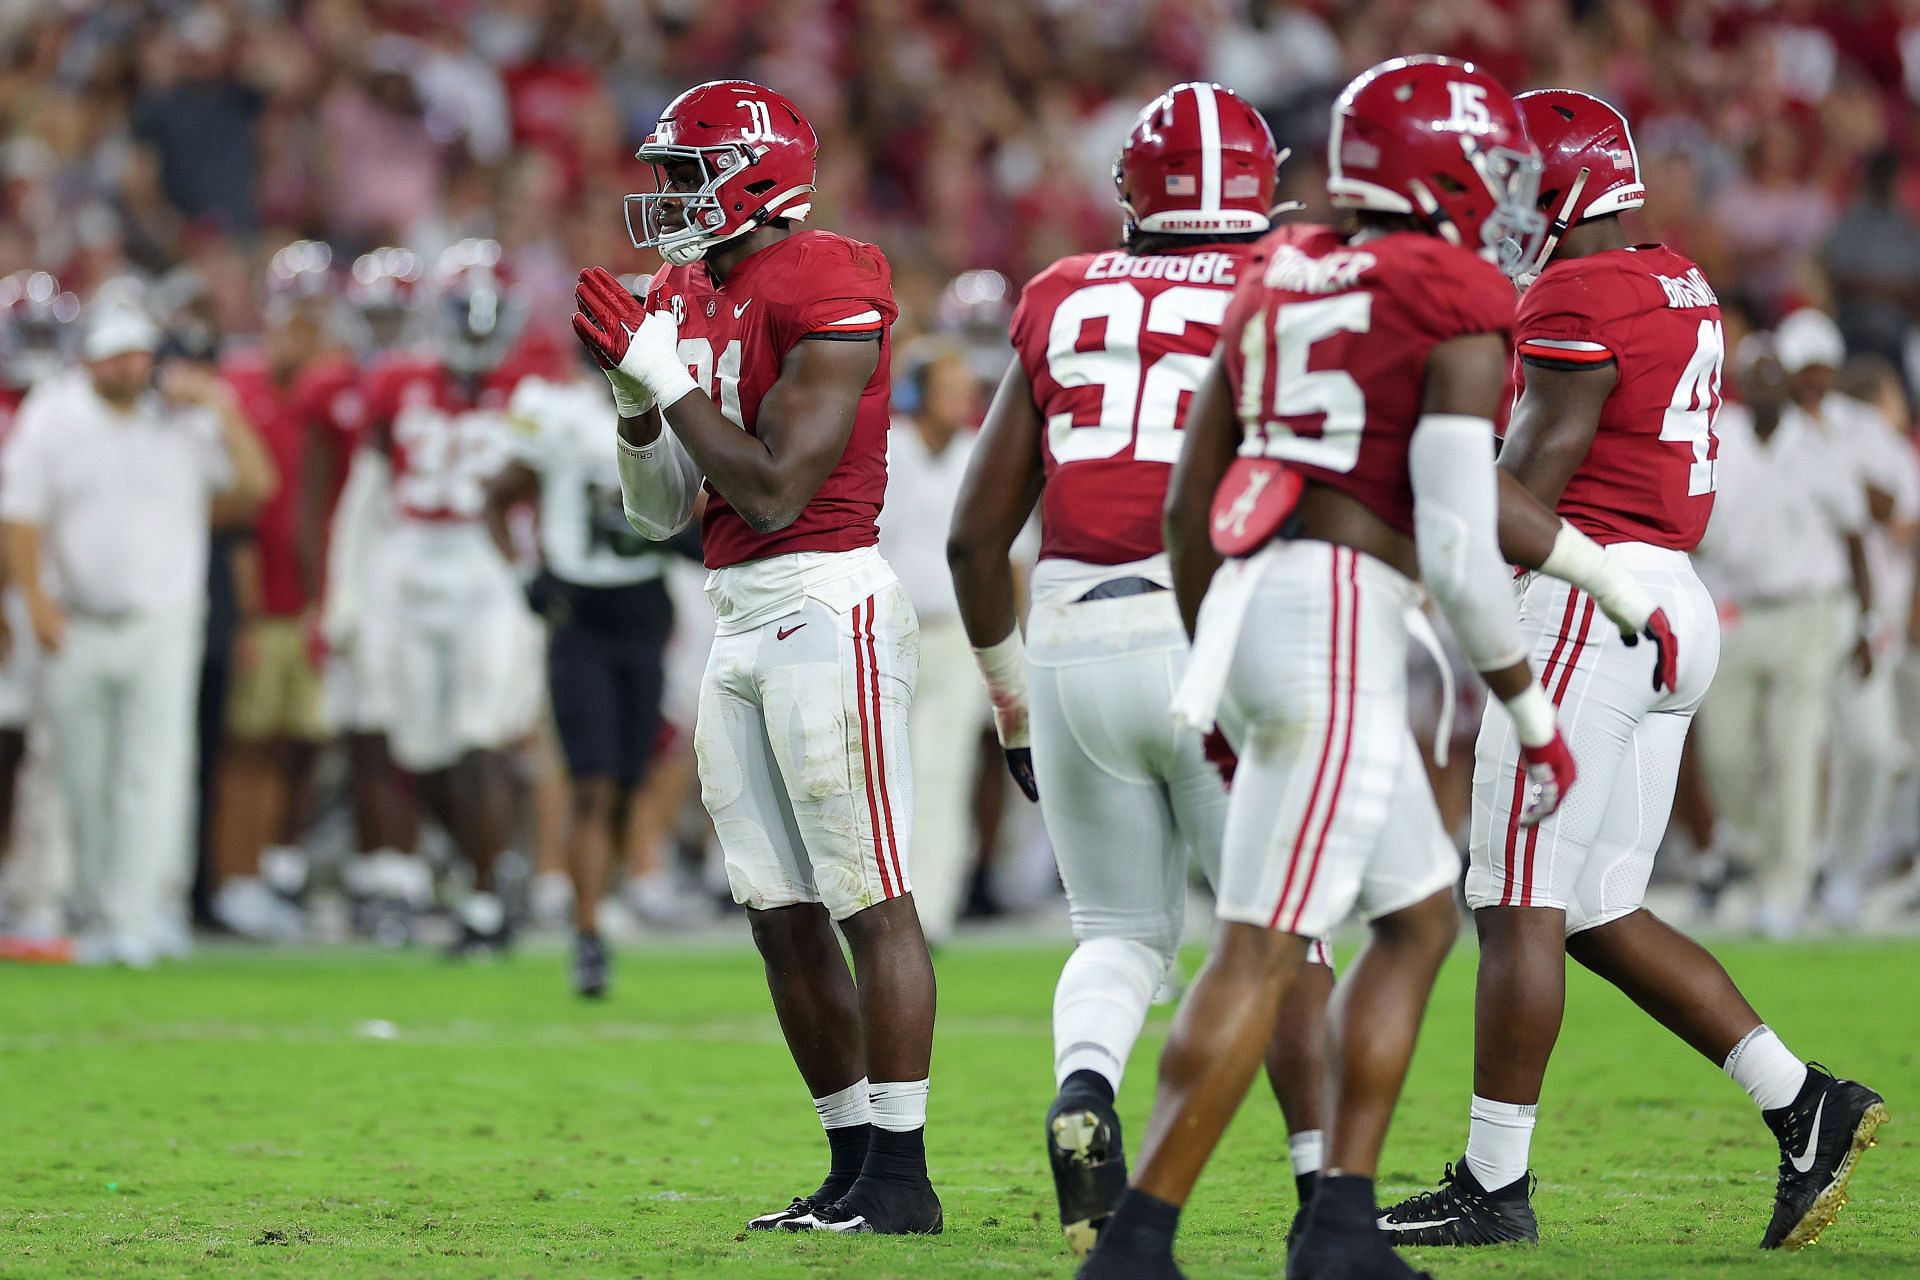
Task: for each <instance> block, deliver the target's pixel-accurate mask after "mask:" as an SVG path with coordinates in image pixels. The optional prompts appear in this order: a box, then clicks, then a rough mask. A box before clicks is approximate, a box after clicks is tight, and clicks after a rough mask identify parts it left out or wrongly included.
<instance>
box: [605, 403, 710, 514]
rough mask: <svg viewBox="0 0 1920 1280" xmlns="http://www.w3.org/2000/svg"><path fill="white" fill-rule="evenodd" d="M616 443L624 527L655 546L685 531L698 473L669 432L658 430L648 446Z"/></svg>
mask: <svg viewBox="0 0 1920 1280" xmlns="http://www.w3.org/2000/svg"><path fill="white" fill-rule="evenodd" d="M617 443H618V450H617V455H616V456H617V458H618V462H619V469H620V499H621V505H622V507H623V508H624V509H625V511H626V514H627V523H628V524H630V525H632V526H633V527H634V530H635V531H636V532H638V533H640V534H642V535H644V536H645V537H648V538H651V539H653V540H654V541H655V542H664V541H665V540H666V539H668V538H671V537H672V536H673V535H674V534H676V533H678V532H680V530H682V529H684V528H686V527H687V522H688V521H689V520H691V519H692V518H693V504H694V499H695V498H696V496H697V495H698V494H699V492H700V483H701V475H700V469H699V468H698V467H696V466H695V465H694V462H693V459H692V458H691V457H689V456H688V455H687V451H686V449H685V448H684V447H683V446H682V445H681V443H680V441H679V440H678V439H677V438H675V436H674V434H673V431H672V430H671V429H670V428H667V427H665V426H662V428H661V431H660V436H659V438H658V439H656V440H655V441H654V442H653V443H652V444H649V445H643V446H639V447H635V446H634V445H630V444H628V443H627V442H626V441H625V440H620V441H618V442H617Z"/></svg>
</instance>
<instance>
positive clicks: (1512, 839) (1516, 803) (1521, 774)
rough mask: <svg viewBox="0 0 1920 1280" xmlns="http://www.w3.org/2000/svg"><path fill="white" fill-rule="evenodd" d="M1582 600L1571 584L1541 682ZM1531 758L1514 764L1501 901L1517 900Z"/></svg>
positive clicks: (1568, 633) (1546, 677)
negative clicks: (1518, 859) (1522, 807)
mask: <svg viewBox="0 0 1920 1280" xmlns="http://www.w3.org/2000/svg"><path fill="white" fill-rule="evenodd" d="M1579 602H1580V593H1579V592H1578V591H1575V590H1574V589H1573V588H1572V587H1569V588H1567V611H1566V614H1565V616H1563V617H1562V618H1561V619H1560V637H1559V639H1557V640H1555V641H1554V642H1553V652H1552V653H1550V654H1548V655H1547V665H1546V669H1545V670H1544V671H1542V672H1541V673H1540V685H1541V687H1542V688H1545V687H1546V686H1547V684H1548V683H1549V682H1550V681H1551V680H1552V679H1553V669H1554V667H1555V666H1556V665H1558V664H1559V662H1560V651H1561V650H1563V649H1565V648H1566V647H1567V640H1568V639H1569V638H1570V637H1571V636H1572V635H1573V611H1574V608H1575V607H1576V606H1577V605H1578V604H1579ZM1526 787H1527V761H1526V757H1525V756H1522V757H1521V758H1520V759H1518V760H1516V761H1515V762H1514V765H1513V802H1512V803H1511V804H1510V805H1508V806H1507V861H1506V873H1505V874H1504V875H1503V876H1502V877H1501V886H1500V905H1501V906H1503V907H1505V906H1511V905H1512V903H1513V871H1514V865H1513V859H1514V854H1515V852H1516V851H1517V850H1518V848H1519V844H1520V800H1521V797H1522V796H1524V795H1525V794H1526Z"/></svg>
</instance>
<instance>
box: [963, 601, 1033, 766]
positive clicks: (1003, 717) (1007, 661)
mask: <svg viewBox="0 0 1920 1280" xmlns="http://www.w3.org/2000/svg"><path fill="white" fill-rule="evenodd" d="M973 660H974V661H975V662H977V663H979V664H980V675H981V676H982V678H984V679H985V680H986V682H987V699H988V701H990V702H991V703H992V704H993V728H994V732H995V733H996V734H998V735H999V737H1000V745H1001V746H1003V747H1005V748H1006V749H1007V750H1009V751H1012V750H1015V749H1016V748H1019V747H1024V746H1027V745H1028V744H1029V742H1030V738H1029V736H1028V733H1027V647H1026V645H1024V644H1022V643H1021V640H1020V628H1019V627H1015V628H1014V629H1013V630H1012V631H1009V632H1008V633H1007V638H1006V639H1004V640H1002V641H1001V642H1000V643H998V644H995V645H990V646H988V647H987V648H985V649H975V650H974V651H973Z"/></svg>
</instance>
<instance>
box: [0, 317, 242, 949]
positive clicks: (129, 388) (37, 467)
mask: <svg viewBox="0 0 1920 1280" xmlns="http://www.w3.org/2000/svg"><path fill="white" fill-rule="evenodd" d="M159 339H160V334H159V331H158V330H157V329H156V328H155V326H154V324H153V322H152V321H151V320H149V319H148V318H147V317H146V316H145V315H144V314H143V313H141V312H140V311H138V310H136V309H133V308H132V307H129V306H124V305H121V306H107V307H103V308H101V309H99V310H97V311H96V312H95V313H94V314H93V315H91V316H90V317H89V318H88V322H87V329H86V333H85V336H84V338H83V340H82V346H81V356H82V360H83V364H82V366H81V367H79V368H77V369H73V370H71V371H69V372H67V373H64V374H62V375H59V376H58V377H55V378H53V379H50V380H49V381H48V382H46V383H45V384H43V385H42V386H40V387H37V388H36V389H35V390H34V391H33V393H32V394H31V395H30V396H28V398H27V400H26V401H25V402H24V403H23V404H22V405H21V407H20V413H19V416H18V418H17V419H16V421H15V424H14V429H13V434H12V435H11V437H10V438H9V440H8V442H7V447H6V455H5V459H4V464H0V522H3V523H4V527H5V545H6V559H7V568H8V573H9V576H10V577H11V578H12V579H13V580H14V581H15V582H17V583H18V584H19V586H20V589H21V591H22V593H23V594H24V596H25V598H26V602H27V611H28V616H29V618H30V620H31V623H32V626H33V631H34V635H35V637H36V639H37V640H38V641H39V643H40V646H41V648H42V650H43V651H44V652H45V654H46V655H47V657H46V659H45V662H46V666H45V674H44V680H45V686H44V698H45V703H44V705H45V708H46V714H47V720H48V728H49V730H50V738H51V746H52V753H53V761H54V768H55V772H56V774H57V777H58V782H59V787H60V791H61V796H62V800H63V801H64V808H65V810H66V814H67V820H68V823H69V826H70V828H71V835H72V839H73V849H74V860H75V889H76V893H77V898H78V901H77V903H76V904H75V905H76V906H77V908H78V911H79V914H80V916H81V920H82V925H83V929H84V930H85V932H83V934H82V938H81V946H80V948H79V954H80V956H81V958H83V959H91V960H119V961H123V962H126V963H129V964H135V965H139V964H145V963H149V962H151V960H152V958H153V956H154V953H155V943H156V940H158V939H160V938H162V937H163V935H164V934H165V932H166V925H165V922H166V921H168V920H169V919H174V918H177V917H178V914H179V913H180V912H181V910H182V909H183V907H184V903H178V902H162V901H160V900H159V899H160V898H161V897H163V896H167V895H166V886H168V885H180V884H184V883H185V879H186V877H185V874H184V873H185V869H186V867H187V864H188V859H189V858H190V856H191V855H190V852H189V850H190V848H191V831H192V827H193V813H192V809H193V799H192V797H193V760H194V698H195V692H196V676H197V674H198V672H199V668H200V649H201V646H202V643H203V638H202V614H203V612H204V610H205V605H206V581H207V541H208V514H209V506H210V504H211V503H212V500H213V497H214V494H215V493H216V492H219V491H222V490H226V491H230V492H231V494H232V496H233V498H234V499H235V500H236V501H238V502H241V503H247V502H259V501H262V500H264V499H265V497H266V496H267V494H268V492H269V491H270V490H271V489H272V487H273V485H274V484H275V482H276V480H275V476H274V470H273V464H272V462H271V461H269V459H268V458H267V456H266V454H265V452H264V451H263V450H262V449H261V447H260V444H259V442H258V440H257V439H256V438H255V437H254V435H253V432H252V429H251V428H250V427H249V426H247V424H246V422H245V420H244V419H243V418H242V417H241V416H240V414H239V412H238V410H237V408H236V407H235V405H234V403H233V399H232V396H231V393H230V392H228V390H227V389H226V386H225V384H224V383H222V382H221V381H220V380H219V379H218V378H217V377H214V376H213V375H211V374H209V373H205V372H202V371H199V370H192V369H187V368H184V367H179V366H175V367H172V368H169V369H168V370H167V371H166V374H165V376H164V377H163V378H162V379H161V385H162V390H161V391H160V392H157V393H156V392H155V391H154V390H153V389H152V383H153V372H154V355H153V353H154V350H155V348H156V347H157V346H158V344H159Z"/></svg>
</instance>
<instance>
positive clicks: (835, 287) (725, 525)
mask: <svg viewBox="0 0 1920 1280" xmlns="http://www.w3.org/2000/svg"><path fill="white" fill-rule="evenodd" d="M647 306H648V309H649V310H653V311H660V310H670V311H672V312H673V314H674V317H675V319H677V320H678V321H679V322H680V358H681V359H682V360H683V361H685V362H686V365H687V370H688V372H690V373H691V374H692V375H693V381H694V384H695V385H696V386H698V387H699V388H700V389H701V390H702V391H705V392H706V393H707V394H708V395H710V396H712V397H713V401H714V403H715V404H716V405H718V406H719V407H720V412H721V413H722V414H724V415H725V416H726V417H727V419H728V420H729V421H731V422H732V423H733V424H734V425H735V426H738V427H740V428H741V429H742V430H744V431H746V432H747V433H748V434H750V435H753V434H758V432H757V423H758V421H759V416H760V402H761V401H762V400H763V399H765V398H766V395H767V392H769V391H771V390H772V389H773V384H774V383H775V382H776V381H778V380H779V377H780V366H781V363H782V361H784V360H785V359H786V356H787V353H788V352H789V351H791V350H793V348H794V346H795V345H796V344H798V343H800V342H802V341H804V340H806V339H809V338H814V339H840V340H843V341H848V340H850V341H868V342H871V341H877V342H879V344H880V361H879V363H878V364H877V365H875V366H874V370H873V376H872V377H871V378H869V379H868V380H867V385H866V389H865V390H864V391H863V392H862V393H861V396H860V404H859V407H858V409H857V410H856V411H855V413H854V420H853V430H852V433H851V434H850V435H849V436H848V437H847V446H846V449H845V450H844V451H843V452H842V453H841V455H840V460H839V461H838V462H836V463H835V464H834V467H833V470H832V471H831V472H829V473H828V475H827V478H826V481H825V482H824V483H823V484H822V485H821V486H820V489H819V491H818V492H816V493H815V494H814V495H813V497H812V499H811V500H809V501H808V503H807V506H806V509H805V510H804V511H802V512H801V513H800V518H799V519H798V520H795V521H794V522H793V523H792V524H790V525H788V526H787V527H786V528H784V529H777V530H774V531H773V532H770V533H756V532H755V531H754V529H753V527H752V526H751V525H749V524H748V523H747V522H746V520H745V519H743V518H742V517H741V515H740V513H739V512H737V511H735V510H734V509H733V507H732V506H731V505H729V504H728V502H727V499H726V496H725V495H724V494H721V493H718V492H716V491H715V490H714V488H713V486H712V485H711V484H709V485H707V486H706V489H707V494H708V499H707V513H706V516H705V518H704V520H703V521H702V523H701V526H700V537H701V546H702V548H703V550H704V553H705V556H706V562H707V567H708V568H709V569H722V568H725V567H726V566H728V565H733V564H741V563H744V562H746V561H748V560H764V559H766V558H767V557H769V556H778V555H787V554H789V553H792V552H796V551H852V550H855V549H857V548H860V547H870V546H872V545H873V544H874V543H875V542H877V541H878V540H879V537H880V531H879V527H878V525H877V523H876V518H877V517H878V516H879V514H880V504H881V500H882V499H883V498H884V497H885V496H886V491H887V417H888V408H887V402H888V394H889V391H890V387H891V383H890V381H889V379H890V378H891V376H892V375H891V373H890V372H889V369H888V364H889V357H890V354H891V352H890V346H889V342H888V338H887V327H888V326H889V325H891V324H892V323H893V319H894V317H895V316H896V315H897V314H899V308H898V307H897V306H896V305H895V304H894V301H893V271H892V268H891V267H889V266H888V265H887V260H886V258H885V257H884V256H883V255H882V254H881V252H880V250H878V249H876V248H874V247H873V246H872V245H870V244H862V243H861V242H860V241H858V240H849V239H848V238H847V237H845V236H840V235H835V234H833V233H832V232H830V231H796V232H794V233H793V234H792V235H789V236H787V237H786V238H785V239H783V240H776V241H774V242H773V243H772V244H770V245H768V246H767V247H766V248H764V249H760V250H758V251H756V252H754V253H752V254H749V255H748V256H747V257H745V258H742V259H741V260H740V261H739V262H738V263H735V264H734V267H733V270H732V271H731V272H730V273H729V274H728V276H727V278H726V279H725V280H724V281H721V282H720V283H718V284H716V283H715V282H714V279H713V276H712V274H711V273H710V272H709V271H708V270H707V267H706V264H705V263H701V262H695V263H691V264H689V265H687V266H684V267H670V268H668V269H666V270H664V271H661V272H660V273H659V274H658V275H656V276H654V278H653V286H652V288H651V289H650V290H649V291H648V294H647Z"/></svg>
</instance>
